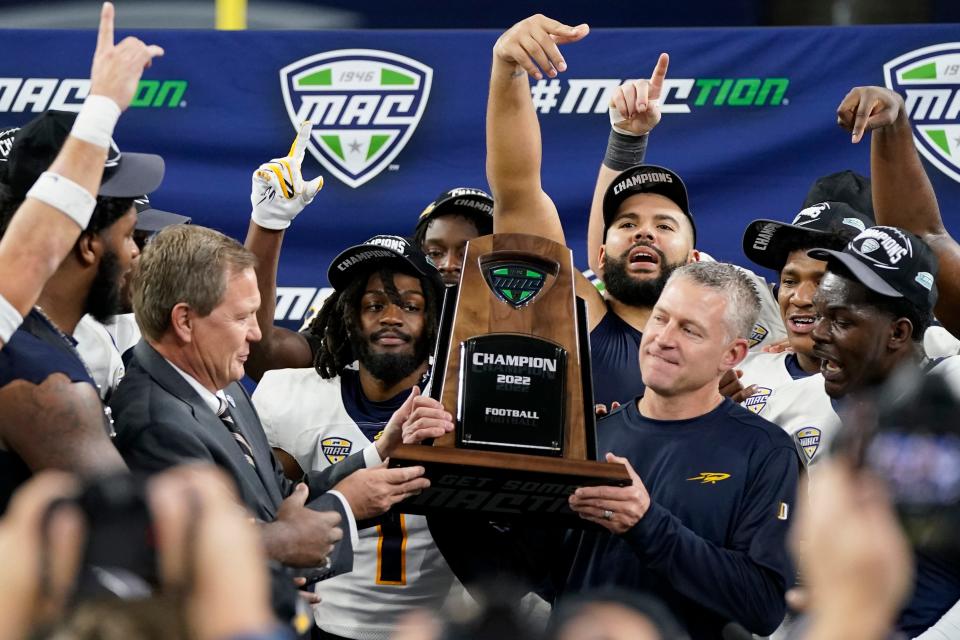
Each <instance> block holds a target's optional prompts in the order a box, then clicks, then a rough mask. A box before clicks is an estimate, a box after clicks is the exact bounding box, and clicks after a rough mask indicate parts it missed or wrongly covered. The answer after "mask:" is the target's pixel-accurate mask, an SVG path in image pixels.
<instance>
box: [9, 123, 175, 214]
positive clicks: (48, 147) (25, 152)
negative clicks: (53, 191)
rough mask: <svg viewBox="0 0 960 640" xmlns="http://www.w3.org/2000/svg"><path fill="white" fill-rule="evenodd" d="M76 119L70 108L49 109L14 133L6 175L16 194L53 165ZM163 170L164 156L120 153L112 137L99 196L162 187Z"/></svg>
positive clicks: (134, 193) (131, 194)
mask: <svg viewBox="0 0 960 640" xmlns="http://www.w3.org/2000/svg"><path fill="white" fill-rule="evenodd" d="M76 118H77V114H75V113H71V112H69V111H46V112H44V113H42V114H41V115H39V116H38V117H36V118H34V119H33V120H31V121H30V122H29V123H27V124H26V125H24V126H23V127H21V128H20V129H19V130H18V131H14V132H13V135H14V140H13V143H12V145H11V146H10V151H9V154H8V155H7V159H6V160H7V161H6V167H5V170H4V171H3V176H2V178H3V181H4V182H5V183H7V185H8V186H9V187H10V189H11V190H12V191H13V193H14V194H15V195H17V196H19V197H24V196H26V194H27V191H29V190H30V187H32V186H33V183H34V182H36V181H37V178H39V177H40V174H41V173H43V172H44V171H46V170H47V169H48V168H49V167H50V165H51V164H53V161H54V159H56V157H57V154H58V153H60V148H61V147H63V143H64V142H65V141H66V139H67V136H68V135H70V129H71V128H72V127H73V121H74V120H76ZM4 133H7V132H4ZM2 147H3V144H2V143H0V148H2ZM163 171H164V164H163V158H161V157H160V156H157V155H153V154H147V153H120V149H119V148H118V147H117V144H116V143H115V142H113V141H112V140H111V141H110V149H109V151H108V152H107V161H106V163H104V169H103V179H102V181H101V182H100V190H99V191H98V192H97V195H100V196H109V197H114V198H137V197H140V196H142V195H144V194H148V193H151V192H152V191H153V190H154V189H156V188H157V187H159V186H160V183H161V182H162V181H163Z"/></svg>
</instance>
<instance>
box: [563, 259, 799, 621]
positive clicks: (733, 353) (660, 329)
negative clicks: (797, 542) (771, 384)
mask: <svg viewBox="0 0 960 640" xmlns="http://www.w3.org/2000/svg"><path fill="white" fill-rule="evenodd" d="M758 306H759V302H758V300H757V298H756V293H755V292H754V290H753V289H752V285H751V284H750V282H749V280H747V279H746V277H745V276H743V275H742V274H740V273H739V272H738V271H737V270H736V269H735V268H734V267H732V266H731V265H726V264H721V263H694V264H691V265H687V266H685V267H682V268H680V269H678V270H677V271H676V272H675V273H674V275H673V277H672V278H671V279H670V281H669V283H668V284H667V286H666V288H665V289H664V291H663V294H662V295H661V297H660V300H659V301H658V302H657V304H656V306H655V307H654V309H653V312H652V314H651V317H650V320H649V322H648V324H647V327H646V330H645V331H644V334H643V340H642V342H641V345H640V368H641V370H642V372H643V378H644V382H645V383H646V386H647V389H646V391H645V393H644V394H643V395H642V396H641V397H640V398H638V400H637V401H636V402H631V403H628V404H627V405H625V406H624V407H623V408H621V409H620V410H619V411H616V412H615V413H613V414H612V415H611V416H610V417H609V418H607V419H606V420H604V421H602V422H601V424H600V425H599V426H598V433H599V442H598V451H600V452H612V453H613V454H617V455H612V454H607V460H609V461H612V462H622V463H624V464H626V465H627V466H628V469H629V471H630V474H631V477H632V478H633V483H632V484H631V485H630V486H627V487H583V488H580V489H578V490H577V492H576V493H575V494H574V495H573V496H571V498H570V506H571V508H572V509H573V510H574V511H577V512H578V513H579V514H580V515H581V516H582V517H583V518H585V519H587V520H590V521H592V522H594V523H596V524H598V525H600V526H602V527H604V528H605V529H606V530H607V531H606V532H599V533H598V532H587V533H583V534H581V535H580V539H579V542H578V544H577V546H576V551H575V554H574V557H573V559H572V564H571V565H570V567H569V571H568V573H567V575H566V579H565V580H562V582H563V583H564V584H562V585H561V589H560V591H561V592H572V591H582V590H585V589H588V588H592V587H599V586H602V585H617V586H621V587H625V588H630V589H636V590H640V591H646V592H650V593H652V594H654V595H656V596H658V597H660V598H661V599H662V600H664V602H666V604H667V605H668V606H669V607H670V608H671V610H672V611H673V613H674V614H675V615H676V616H677V617H678V618H679V619H680V620H681V621H682V622H683V624H684V625H685V626H686V627H687V630H688V632H689V633H690V636H691V638H692V639H693V640H698V639H720V638H722V633H723V629H724V627H726V626H727V625H728V624H731V623H735V624H739V625H741V626H742V627H745V628H746V629H748V630H749V631H751V632H753V633H757V634H761V635H767V634H769V633H771V632H773V631H774V630H775V629H776V628H777V626H778V625H779V624H780V622H781V621H782V619H783V615H784V612H785V605H784V593H785V592H786V590H787V588H789V587H790V586H791V583H792V576H793V570H792V567H791V562H790V558H789V556H788V553H787V550H786V534H787V530H788V523H789V519H790V516H791V510H792V507H793V503H794V499H795V495H796V488H797V477H798V474H799V467H800V460H799V458H798V456H797V453H796V451H795V449H794V448H793V445H792V443H791V441H790V438H789V437H788V436H787V435H786V434H785V433H784V432H783V431H782V430H781V429H780V428H778V427H777V426H775V425H773V424H772V423H770V422H768V421H766V420H764V419H762V418H760V417H758V416H756V415H754V414H753V413H751V412H750V411H748V410H747V409H744V408H743V407H740V406H739V405H735V404H733V403H732V402H731V401H730V400H727V399H724V398H722V397H721V396H720V394H719V393H718V391H717V389H718V382H719V379H720V377H721V376H722V375H723V374H724V373H725V372H726V371H727V370H729V369H730V368H733V367H735V366H736V365H737V364H738V363H739V362H740V361H741V360H742V359H743V357H744V356H745V355H746V353H747V349H748V347H747V340H746V338H745V336H747V335H749V331H750V329H751V327H752V326H753V322H754V321H755V316H756V309H758Z"/></svg>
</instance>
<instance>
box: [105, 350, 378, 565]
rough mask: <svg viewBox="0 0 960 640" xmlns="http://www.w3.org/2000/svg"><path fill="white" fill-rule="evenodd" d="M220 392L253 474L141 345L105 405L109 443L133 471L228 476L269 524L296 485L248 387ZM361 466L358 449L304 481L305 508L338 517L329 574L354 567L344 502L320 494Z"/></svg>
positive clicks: (212, 418)
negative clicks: (204, 465)
mask: <svg viewBox="0 0 960 640" xmlns="http://www.w3.org/2000/svg"><path fill="white" fill-rule="evenodd" d="M225 391H226V393H227V395H229V396H230V397H231V398H232V399H233V400H234V403H235V405H236V406H231V407H230V413H231V415H232V417H233V419H234V421H235V422H236V424H237V426H238V427H239V429H240V431H241V433H242V434H243V436H244V437H245V438H246V440H247V442H249V443H250V446H251V448H252V449H253V458H254V460H255V461H256V463H257V467H256V469H254V468H253V467H252V466H250V464H249V463H248V462H247V461H246V460H245V459H244V457H243V453H242V452H241V450H240V447H239V445H238V444H237V442H236V441H235V440H234V439H233V436H232V435H231V434H230V432H229V431H228V430H227V428H226V426H224V424H223V423H222V422H221V421H220V418H219V417H218V416H217V414H216V413H214V412H213V411H212V410H211V409H210V407H209V405H207V404H206V403H205V402H204V401H203V399H202V398H201V397H200V396H199V394H197V392H196V391H194V389H193V387H191V386H190V385H189V384H188V383H187V381H186V380H184V379H183V377H182V376H181V375H180V374H179V373H178V372H177V371H176V370H174V369H173V367H171V366H170V364H169V363H168V362H167V361H166V360H165V359H164V358H163V356H161V355H160V354H159V353H157V352H156V351H155V350H154V349H153V347H151V346H150V345H149V344H147V343H146V341H143V340H141V341H140V343H139V344H137V346H136V347H134V349H133V358H132V359H131V360H130V363H129V365H128V367H127V371H126V375H125V376H124V378H123V380H122V381H121V383H120V386H119V387H117V390H116V392H115V393H114V394H113V397H112V398H111V400H110V407H111V409H112V411H113V417H114V420H115V423H116V424H115V427H116V431H117V437H116V440H115V444H116V445H117V449H119V450H120V454H121V455H122V456H123V458H124V460H126V463H127V465H128V466H129V467H130V469H131V470H132V471H134V472H136V473H147V474H150V473H156V472H159V471H163V470H164V469H167V468H169V467H172V466H175V465H178V464H183V463H186V462H195V461H201V462H212V463H213V464H216V465H217V466H218V467H220V468H221V469H223V470H224V471H226V472H227V473H228V474H229V475H230V476H231V477H232V478H233V479H234V481H235V482H236V485H237V489H238V490H239V492H240V498H241V500H243V502H244V503H245V504H246V506H247V508H249V509H250V511H251V512H252V513H253V514H254V515H255V516H256V517H257V519H259V520H262V521H264V522H272V521H273V520H275V519H276V517H277V510H278V508H279V507H280V503H281V502H282V501H283V499H284V498H286V497H287V496H288V495H290V493H291V492H292V491H293V487H294V483H293V482H291V481H290V480H289V479H288V478H286V477H285V476H284V475H283V470H282V469H281V467H280V464H279V462H278V461H277V460H276V458H275V457H274V456H273V452H272V450H271V448H270V445H269V443H268V442H267V437H266V435H265V434H264V432H263V428H262V426H261V424H260V418H259V417H258V416H257V412H256V410H255V409H254V408H253V404H252V403H251V402H250V397H249V396H248V395H247V392H246V390H245V389H244V388H243V386H242V385H241V384H240V383H238V382H234V383H232V384H230V386H228V387H227V388H226V389H225ZM363 467H364V460H363V452H357V453H355V454H354V455H352V456H350V457H348V458H347V459H346V460H343V461H342V462H340V463H339V464H336V465H333V466H331V467H328V468H327V469H324V470H323V471H322V472H318V471H315V472H311V473H309V474H307V475H305V476H304V478H303V482H305V483H306V484H307V485H308V486H309V487H310V498H309V501H310V502H309V504H308V506H309V507H310V508H312V509H316V510H318V511H338V512H339V513H340V515H341V517H342V518H343V521H342V528H343V529H344V537H343V540H342V541H341V542H340V543H339V544H338V545H337V548H336V550H335V551H334V555H333V557H331V560H332V562H333V569H334V572H333V573H331V575H336V574H339V573H345V572H347V571H350V570H351V569H352V568H353V548H352V545H351V542H350V535H349V531H348V527H347V519H346V518H347V516H346V514H345V513H344V512H343V506H342V503H341V501H340V500H339V499H337V497H336V496H333V495H330V494H326V493H325V492H326V491H329V490H330V489H331V488H333V486H334V485H335V484H336V483H337V482H339V481H340V480H342V479H343V478H345V477H346V476H348V475H350V474H351V473H353V472H354V471H356V470H357V469H361V468H363Z"/></svg>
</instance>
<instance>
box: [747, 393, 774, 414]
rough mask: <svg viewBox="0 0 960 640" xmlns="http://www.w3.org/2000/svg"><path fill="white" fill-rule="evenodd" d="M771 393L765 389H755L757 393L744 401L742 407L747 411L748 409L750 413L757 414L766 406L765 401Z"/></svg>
mask: <svg viewBox="0 0 960 640" xmlns="http://www.w3.org/2000/svg"><path fill="white" fill-rule="evenodd" d="M772 392H773V391H772V389H769V388H767V387H757V392H756V393H755V394H753V395H752V396H749V397H748V398H747V399H746V400H744V401H743V406H744V407H746V408H747V409H750V411H753V412H754V413H756V414H759V413H760V412H761V411H763V408H764V407H766V406H767V400H769V399H770V394H771V393H772Z"/></svg>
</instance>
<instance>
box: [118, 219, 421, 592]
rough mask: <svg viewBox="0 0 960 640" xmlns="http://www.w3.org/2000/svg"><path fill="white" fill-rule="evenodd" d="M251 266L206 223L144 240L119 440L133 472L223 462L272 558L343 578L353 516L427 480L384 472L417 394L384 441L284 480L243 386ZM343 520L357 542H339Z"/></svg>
mask: <svg viewBox="0 0 960 640" xmlns="http://www.w3.org/2000/svg"><path fill="white" fill-rule="evenodd" d="M254 264H255V258H254V256H253V255H252V254H251V253H250V252H249V251H247V250H246V249H245V248H243V246H242V245H240V244H239V243H237V242H236V241H234V240H232V239H230V238H228V237H226V236H224V235H223V234H221V233H218V232H216V231H213V230H211V229H206V228H204V227H199V226H185V225H175V226H172V227H168V228H167V229H165V230H163V231H161V232H160V233H159V234H158V235H157V236H156V237H155V238H154V240H153V241H152V242H151V243H150V244H149V245H147V247H146V248H145V250H144V253H143V255H142V256H141V258H140V264H139V268H138V269H137V273H136V276H135V277H134V280H133V283H132V285H133V286H132V290H133V306H134V312H135V314H136V318H137V323H138V324H139V325H140V328H141V331H142V333H143V340H142V341H141V342H140V343H139V344H138V345H137V346H136V347H135V348H134V355H133V358H132V360H131V361H130V365H129V367H128V369H127V373H126V377H125V378H124V379H123V381H122V382H121V383H120V386H119V387H118V389H117V391H116V393H115V395H114V397H113V399H112V401H111V407H112V409H113V412H114V417H115V420H116V427H117V439H116V445H117V448H118V449H119V450H120V453H121V454H122V455H123V457H124V460H125V461H126V462H127V464H128V465H129V467H130V468H131V469H132V470H133V471H135V472H144V473H154V472H157V471H160V470H163V469H166V468H168V467H171V466H174V465H177V464H182V463H184V462H189V461H195V460H202V461H207V462H213V463H215V464H217V465H218V466H220V467H221V468H223V469H224V470H225V471H226V472H227V473H229V474H230V475H231V477H233V478H234V480H235V481H236V483H237V487H238V490H239V494H240V497H241V499H242V500H243V502H244V504H245V505H246V507H247V508H248V509H249V511H250V512H251V513H252V514H253V515H254V516H255V517H256V518H257V520H258V521H260V522H261V523H262V525H261V532H262V535H263V539H264V543H265V547H266V550H267V554H268V556H269V557H271V558H272V559H274V560H278V561H280V562H282V563H284V564H286V565H290V566H296V567H315V566H319V565H323V564H325V563H327V561H328V558H329V559H330V560H332V561H333V566H332V569H333V573H334V574H335V573H343V572H345V571H349V570H350V569H351V567H352V543H353V542H354V540H355V538H356V522H355V517H356V518H366V517H371V516H372V515H378V514H379V513H383V512H384V511H385V510H386V508H389V506H390V505H392V504H394V503H395V502H398V501H400V500H402V499H403V498H405V497H407V496H409V495H411V494H412V493H414V492H418V491H420V490H422V489H423V488H425V487H426V486H428V485H429V482H428V481H427V480H426V479H425V478H422V477H420V476H422V474H423V468H422V467H421V468H414V469H412V470H411V469H386V468H384V467H382V466H379V465H380V463H381V461H382V459H383V458H385V457H386V456H387V455H388V454H389V452H390V449H391V448H392V446H394V445H395V444H397V443H399V441H400V435H401V427H402V425H403V424H404V422H408V421H409V422H414V421H416V420H417V419H418V416H412V417H411V415H410V414H411V413H412V409H411V407H412V405H413V402H412V399H411V400H410V401H408V402H407V403H405V405H404V407H401V409H400V410H398V411H397V412H396V413H395V414H394V417H393V418H392V419H391V421H390V425H389V426H388V429H387V430H388V431H389V433H385V434H384V437H383V438H381V441H382V442H381V441H378V442H377V443H376V444H374V445H371V446H370V447H368V448H367V449H365V450H362V451H360V452H357V453H356V454H354V455H352V456H350V457H348V458H347V459H345V460H343V461H342V462H341V463H339V464H337V465H334V466H333V467H330V468H329V469H326V470H324V472H322V473H319V472H314V473H309V474H306V475H305V476H304V478H303V482H301V483H297V484H294V483H293V482H291V481H290V480H288V479H286V478H285V477H284V475H283V473H282V471H281V468H280V465H279V464H278V463H277V461H276V459H275V458H274V457H273V455H272V453H271V450H270V446H269V445H268V443H267V440H266V437H265V436H264V433H263V430H262V427H261V425H260V419H259V417H258V416H257V414H256V411H255V410H254V408H253V406H252V404H251V403H250V399H249V397H248V395H247V393H246V391H245V390H244V388H243V387H242V385H240V384H239V382H238V381H239V380H240V378H242V377H243V366H244V362H245V361H246V359H247V356H248V355H249V352H250V344H251V343H252V342H256V341H257V340H259V339H260V329H259V327H258V325H257V318H256V312H257V308H258V307H259V306H260V295H259V293H258V291H257V280H256V275H255V273H254ZM374 466H376V467H377V468H365V467H374ZM358 470H359V471H358ZM354 472H356V473H354ZM385 495H387V496H388V499H387V500H384V496H385ZM384 505H386V506H384ZM341 522H346V523H347V524H348V526H349V532H350V534H351V535H349V536H343V535H342V532H341V530H340V529H339V528H338V527H337V525H338V524H340V523H341ZM341 538H342V540H341ZM338 542H339V544H337V543H338ZM335 544H336V545H337V547H336V550H335V552H334V554H333V555H332V556H331V555H330V553H331V550H332V549H333V545H335Z"/></svg>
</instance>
